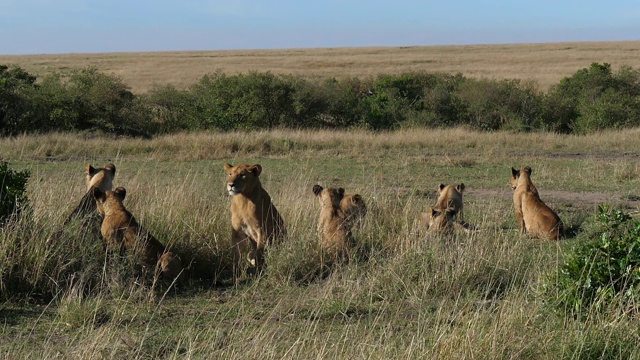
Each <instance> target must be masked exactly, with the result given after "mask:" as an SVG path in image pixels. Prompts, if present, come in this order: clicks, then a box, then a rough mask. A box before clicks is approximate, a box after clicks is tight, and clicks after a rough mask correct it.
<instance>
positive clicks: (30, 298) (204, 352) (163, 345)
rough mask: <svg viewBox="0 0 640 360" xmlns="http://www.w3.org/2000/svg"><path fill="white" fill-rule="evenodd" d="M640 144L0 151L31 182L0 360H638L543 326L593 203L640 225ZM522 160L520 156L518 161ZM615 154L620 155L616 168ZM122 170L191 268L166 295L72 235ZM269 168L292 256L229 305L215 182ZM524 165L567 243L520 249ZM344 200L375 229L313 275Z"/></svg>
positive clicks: (425, 139)
mask: <svg viewBox="0 0 640 360" xmlns="http://www.w3.org/2000/svg"><path fill="white" fill-rule="evenodd" d="M639 132H640V129H634V130H626V131H624V132H622V131H621V132H615V131H611V132H603V133H599V134H594V135H589V136H565V135H555V134H537V133H534V134H518V133H477V132H472V131H467V130H465V129H451V130H428V131H427V130H412V131H408V130H407V131H398V132H392V133H371V132H363V131H349V132H332V131H319V132H311V131H271V132H257V133H240V132H238V133H224V134H214V133H198V134H177V135H171V136H165V137H159V138H156V139H153V140H138V139H127V138H117V139H113V138H106V137H86V138H84V137H83V136H76V135H65V134H53V135H49V136H21V137H16V138H4V139H0V154H1V157H2V158H3V159H6V160H8V161H10V162H11V166H12V168H16V169H28V170H30V171H31V173H32V177H31V179H30V182H29V188H28V196H29V199H30V200H31V203H32V205H33V220H31V221H26V220H25V221H24V222H22V223H19V224H17V225H15V227H14V228H9V229H5V231H3V232H2V233H1V234H0V274H1V275H2V277H0V281H1V282H0V290H1V291H2V295H1V296H0V299H2V300H0V301H2V303H0V354H1V355H0V356H2V357H6V358H33V357H35V358H53V357H61V358H213V357H219V358H358V359H360V358H403V359H404V358H415V359H424V358H487V359H488V358H491V359H496V358H522V359H528V358H535V359H558V358H603V357H604V358H625V359H626V358H639V354H638V350H637V347H636V345H635V344H636V343H637V342H638V340H639V339H640V336H639V334H638V327H637V319H635V318H633V317H631V316H628V315H625V313H624V309H620V308H615V307H614V308H612V309H610V311H609V312H607V313H605V314H592V315H590V316H588V317H587V318H586V319H581V320H577V319H572V318H566V317H564V316H563V315H561V314H558V313H556V312H555V311H553V309H551V308H549V307H548V306H547V304H546V302H545V297H544V296H543V295H542V294H543V289H542V286H541V284H542V283H543V281H544V279H545V278H546V276H547V274H548V273H549V272H552V271H554V269H556V266H557V264H558V263H559V262H560V261H562V256H563V253H564V252H565V251H566V250H567V249H569V248H571V246H572V245H573V244H575V243H577V242H580V241H584V240H586V238H587V237H588V234H589V232H588V231H583V229H584V228H588V226H589V224H590V221H591V220H590V215H592V214H593V202H590V201H588V198H587V196H589V194H591V195H593V194H601V195H603V196H604V198H605V199H611V201H612V202H615V203H618V204H619V205H620V206H626V207H627V208H628V209H635V210H637V208H638V201H637V199H638V196H639V195H640V193H639V192H638V189H639V186H638V185H639V184H640V176H639V169H638V167H637V158H638V157H639V156H640V153H638V152H636V151H634V150H632V149H638V148H640V147H639V146H638V140H637V139H640V137H639V136H638V133H639ZM521 144H529V147H528V148H524V147H523V146H522V145H521ZM620 154H622V155H620ZM110 161H112V162H114V163H115V164H116V166H117V174H116V178H115V184H114V185H115V186H124V187H126V188H127V198H126V199H125V205H126V206H127V207H128V209H129V210H130V211H131V212H132V213H133V214H134V216H136V217H137V218H138V220H139V222H140V223H141V224H142V226H144V227H146V228H147V229H149V230H150V231H151V232H152V233H153V234H154V235H155V236H156V237H157V238H158V239H159V240H161V241H162V242H163V243H165V244H170V245H171V247H172V248H173V249H175V250H176V251H177V252H178V253H179V254H181V256H182V259H183V262H184V263H186V264H189V265H190V268H189V269H188V270H187V273H186V278H185V279H184V281H183V282H182V283H180V284H178V285H177V286H175V287H169V286H167V285H166V284H153V283H150V282H148V281H146V280H145V279H144V278H137V277H135V275H134V274H135V272H132V270H131V266H130V264H129V263H128V261H127V259H119V258H113V257H112V256H110V255H109V254H104V252H103V250H102V246H101V243H100V240H99V239H97V238H95V237H92V236H90V235H89V236H84V237H83V236H80V235H79V234H78V233H77V231H75V230H74V229H73V228H70V229H67V230H66V231H65V232H64V234H65V235H64V236H62V237H60V238H58V241H57V242H54V243H51V242H49V243H47V240H49V239H50V238H51V237H52V234H54V233H55V232H56V231H57V229H58V228H59V226H60V224H61V223H62V221H63V220H64V217H65V216H66V215H67V214H68V213H69V212H70V211H71V209H72V207H73V206H75V205H76V202H77V201H79V199H80V197H81V196H82V195H83V192H84V179H83V174H82V171H83V167H84V164H85V163H86V162H92V163H95V164H97V165H103V164H104V163H106V162H110ZM239 161H245V162H250V163H260V164H262V165H263V169H264V170H263V174H262V176H261V177H262V181H263V185H264V187H265V189H267V190H268V191H269V193H270V194H271V196H272V198H273V199H274V202H275V204H276V206H277V207H278V209H279V210H280V212H281V214H282V216H283V218H284V219H285V221H286V223H287V227H288V230H289V235H290V236H289V238H288V239H287V241H286V242H284V243H283V244H281V245H280V246H278V247H275V248H272V249H271V251H270V252H269V253H268V254H267V263H268V266H267V269H266V270H265V273H264V274H262V275H261V276H256V277H254V278H249V279H248V280H246V281H245V282H243V283H241V284H240V285H239V286H238V287H233V286H230V278H229V271H228V269H229V263H230V259H231V257H232V256H231V252H230V246H229V245H230V244H229V238H230V231H229V228H230V219H229V210H228V206H229V199H228V196H227V194H226V193H225V190H224V179H225V174H224V171H223V167H222V165H223V164H224V163H225V162H231V163H236V162H239ZM524 165H530V166H531V167H532V168H533V175H532V179H533V181H534V183H535V184H536V186H537V187H538V189H539V191H540V193H541V196H542V197H543V199H544V200H546V201H547V203H548V204H549V205H550V206H551V207H552V208H554V209H556V210H557V211H558V213H559V215H560V217H561V218H562V219H563V220H564V221H565V223H566V224H567V225H569V226H570V227H572V229H574V230H575V231H574V234H575V236H573V237H572V238H570V239H567V240H564V241H562V242H559V243H556V242H540V241H537V240H534V239H529V238H526V237H521V236H519V235H517V232H516V224H515V219H514V215H513V210H512V203H511V198H510V195H511V190H510V189H509V187H508V185H507V181H508V178H509V176H510V167H511V166H524ZM461 181H462V182H464V183H465V185H466V186H467V191H466V194H465V218H466V220H467V221H469V222H471V223H473V224H474V225H477V226H479V227H480V229H481V230H482V231H480V232H477V233H472V234H465V233H460V234H458V237H457V239H456V240H454V241H447V240H445V239H439V238H437V237H433V236H429V235H425V234H423V233H422V232H421V231H419V229H417V228H416V227H415V221H416V218H417V215H418V214H419V213H420V211H424V210H425V209H426V207H428V206H430V205H432V204H433V203H435V189H436V186H437V185H438V184H439V183H441V182H443V183H459V182H461ZM316 183H319V184H321V185H323V186H342V187H344V188H345V189H346V190H347V192H358V193H360V194H362V195H363V197H364V199H365V201H366V203H367V206H368V208H369V212H368V214H367V217H366V218H365V221H364V222H363V224H362V225H361V227H360V229H358V230H356V231H355V233H354V235H355V237H356V239H357V241H358V244H359V248H358V249H356V250H354V252H353V254H352V257H351V261H350V262H349V263H348V264H344V265H341V266H338V267H337V268H336V269H334V270H333V271H332V272H331V273H324V276H320V275H321V274H322V269H319V268H318V265H317V264H318V262H319V249H318V246H317V235H316V220H317V216H318V213H319V209H318V204H317V203H316V200H315V199H314V197H313V195H312V192H311V188H312V186H313V185H314V184H316Z"/></svg>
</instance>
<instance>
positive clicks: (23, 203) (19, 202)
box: [0, 161, 30, 225]
mask: <svg viewBox="0 0 640 360" xmlns="http://www.w3.org/2000/svg"><path fill="white" fill-rule="evenodd" d="M29 175H30V174H29V172H28V171H14V170H11V169H9V164H8V163H6V162H4V161H0V225H1V224H4V223H5V222H6V221H7V220H9V219H11V218H14V217H17V216H18V215H19V214H20V213H21V212H22V210H24V209H25V208H26V207H27V206H28V204H29V201H28V199H27V195H26V191H27V181H28V180H29Z"/></svg>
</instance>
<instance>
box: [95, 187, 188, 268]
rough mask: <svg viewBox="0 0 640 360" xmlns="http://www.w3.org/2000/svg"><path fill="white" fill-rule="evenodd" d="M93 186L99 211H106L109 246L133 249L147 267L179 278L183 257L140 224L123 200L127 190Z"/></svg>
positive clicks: (104, 226)
mask: <svg viewBox="0 0 640 360" xmlns="http://www.w3.org/2000/svg"><path fill="white" fill-rule="evenodd" d="M91 189H92V190H91V192H92V194H93V196H94V198H95V199H96V204H97V207H98V211H100V213H101V214H102V215H103V220H102V225H101V227H100V232H101V234H102V237H103V238H104V240H105V242H106V245H107V248H109V249H115V250H119V251H120V253H124V252H125V251H132V252H133V253H134V256H135V257H136V258H137V259H140V260H141V263H142V265H143V267H145V268H148V269H154V268H155V271H154V272H155V274H157V275H161V276H162V278H164V279H166V280H173V279H176V278H177V277H178V276H179V275H180V272H181V271H182V263H181V262H180V259H179V258H178V257H177V256H176V255H175V254H173V253H172V252H171V251H167V249H166V248H165V246H164V245H162V243H160V241H158V240H157V239H156V238H155V237H153V235H151V233H149V232H148V231H146V230H145V229H143V228H142V227H141V226H140V225H138V222H137V221H136V219H135V218H134V217H133V215H132V214H131V213H130V212H129V211H128V210H127V209H126V208H125V206H124V204H123V203H122V202H123V200H124V198H125V197H126V195H127V190H126V189H125V188H123V187H118V188H116V189H115V190H108V191H102V190H101V189H100V188H99V187H97V186H93V187H92V188H91Z"/></svg>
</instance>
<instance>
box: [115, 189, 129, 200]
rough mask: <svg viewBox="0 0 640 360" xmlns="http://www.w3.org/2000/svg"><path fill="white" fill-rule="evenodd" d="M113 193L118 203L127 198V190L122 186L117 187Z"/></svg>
mask: <svg viewBox="0 0 640 360" xmlns="http://www.w3.org/2000/svg"><path fill="white" fill-rule="evenodd" d="M113 192H114V193H115V194H116V196H117V197H118V199H120V201H124V198H125V197H126V196H127V190H126V189H125V188H123V187H122V186H119V187H117V188H116V189H115V190H114V191H113Z"/></svg>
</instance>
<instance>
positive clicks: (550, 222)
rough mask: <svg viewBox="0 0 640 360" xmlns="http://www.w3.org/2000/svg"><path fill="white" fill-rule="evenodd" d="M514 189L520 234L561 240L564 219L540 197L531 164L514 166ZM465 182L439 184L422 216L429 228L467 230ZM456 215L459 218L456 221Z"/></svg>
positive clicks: (512, 183)
mask: <svg viewBox="0 0 640 360" xmlns="http://www.w3.org/2000/svg"><path fill="white" fill-rule="evenodd" d="M509 183H510V185H511V188H512V189H513V190H514V192H513V205H514V210H515V214H516V221H517V223H518V228H519V231H520V233H521V234H524V233H525V232H526V233H527V234H529V235H530V236H533V237H538V238H543V239H555V240H559V239H560V238H561V237H562V235H563V230H564V229H563V223H562V220H560V217H558V215H557V214H556V213H555V212H554V211H553V210H551V208H550V207H549V206H547V204H545V203H544V201H542V199H540V195H539V193H538V189H537V188H536V187H535V185H533V182H532V181H531V168H530V167H529V166H525V167H523V168H522V169H520V170H516V169H514V168H511V179H510V181H509ZM464 189H465V186H464V184H463V183H461V184H460V185H457V186H455V187H454V186H453V185H447V186H445V185H444V184H440V186H439V188H438V192H439V195H438V201H437V202H436V205H435V206H434V207H433V208H429V210H428V211H427V212H426V213H422V214H421V216H420V222H421V223H422V224H423V226H424V224H427V225H426V226H427V228H428V229H429V231H433V232H438V233H444V234H452V233H453V231H454V224H460V225H462V226H463V228H464V229H465V230H468V229H469V227H470V226H469V225H468V224H467V223H466V222H464V220H463V216H462V209H463V203H462V192H463V191H464ZM456 217H457V220H458V222H457V223H455V222H454V218H456Z"/></svg>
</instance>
